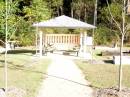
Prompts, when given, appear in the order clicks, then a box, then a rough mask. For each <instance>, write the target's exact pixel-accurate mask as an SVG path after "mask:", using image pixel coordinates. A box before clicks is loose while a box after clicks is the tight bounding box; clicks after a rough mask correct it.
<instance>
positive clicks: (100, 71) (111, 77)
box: [75, 60, 130, 88]
mask: <svg viewBox="0 0 130 97" xmlns="http://www.w3.org/2000/svg"><path fill="white" fill-rule="evenodd" d="M75 62H76V64H77V65H78V66H79V68H80V69H81V70H82V71H83V73H84V74H85V79H86V80H88V81H89V82H90V83H91V85H92V86H93V87H95V88H107V87H112V86H117V84H118V66H114V65H112V64H102V65H100V64H97V65H93V64H88V63H85V62H83V61H79V60H78V61H75ZM123 86H125V87H130V66H123Z"/></svg>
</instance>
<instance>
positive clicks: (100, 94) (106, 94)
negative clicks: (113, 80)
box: [96, 87, 130, 97]
mask: <svg viewBox="0 0 130 97" xmlns="http://www.w3.org/2000/svg"><path fill="white" fill-rule="evenodd" d="M96 97H130V89H129V88H123V89H122V90H121V91H118V89H117V88H115V87H112V88H105V89H99V90H97V92H96Z"/></svg>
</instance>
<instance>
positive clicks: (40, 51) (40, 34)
mask: <svg viewBox="0 0 130 97" xmlns="http://www.w3.org/2000/svg"><path fill="white" fill-rule="evenodd" d="M39 37H40V41H39V55H40V57H42V31H40V32H39Z"/></svg>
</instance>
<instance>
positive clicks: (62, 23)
mask: <svg viewBox="0 0 130 97" xmlns="http://www.w3.org/2000/svg"><path fill="white" fill-rule="evenodd" d="M33 26H34V27H37V28H67V29H85V30H88V29H94V28H96V27H95V26H93V25H90V24H88V23H85V22H82V21H79V20H76V19H74V18H71V17H68V16H65V15H62V16H59V17H56V18H53V19H50V20H47V21H43V22H39V23H34V24H33ZM42 33H43V32H42V31H39V37H40V39H39V40H40V41H39V54H40V57H41V56H42V49H43V45H42ZM86 33H87V32H86V31H85V32H84V34H82V33H81V34H80V36H81V38H82V37H83V35H84V39H83V40H82V39H80V49H83V52H84V54H85V53H86V46H85V44H86V43H85V42H86V38H87V35H86ZM82 43H83V44H84V45H83V44H82Z"/></svg>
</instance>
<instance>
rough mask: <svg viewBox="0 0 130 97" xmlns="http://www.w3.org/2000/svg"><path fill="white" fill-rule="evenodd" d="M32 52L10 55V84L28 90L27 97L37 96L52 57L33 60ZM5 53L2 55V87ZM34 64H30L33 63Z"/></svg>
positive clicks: (2, 82)
mask: <svg viewBox="0 0 130 97" xmlns="http://www.w3.org/2000/svg"><path fill="white" fill-rule="evenodd" d="M31 55H32V54H31V53H29V54H28V53H22V54H9V55H8V86H9V87H12V86H13V87H18V88H22V89H24V90H25V91H26V92H27V96H26V97H35V95H36V93H37V90H38V88H39V86H40V82H41V81H42V80H43V79H44V76H43V73H45V72H46V70H47V67H48V65H49V64H50V62H51V61H50V59H41V60H38V61H36V60H33V62H32V61H31ZM3 61H4V55H1V56H0V87H4V79H3V78H4V69H3V65H4V63H3ZM31 64H33V65H32V66H28V65H31Z"/></svg>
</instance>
